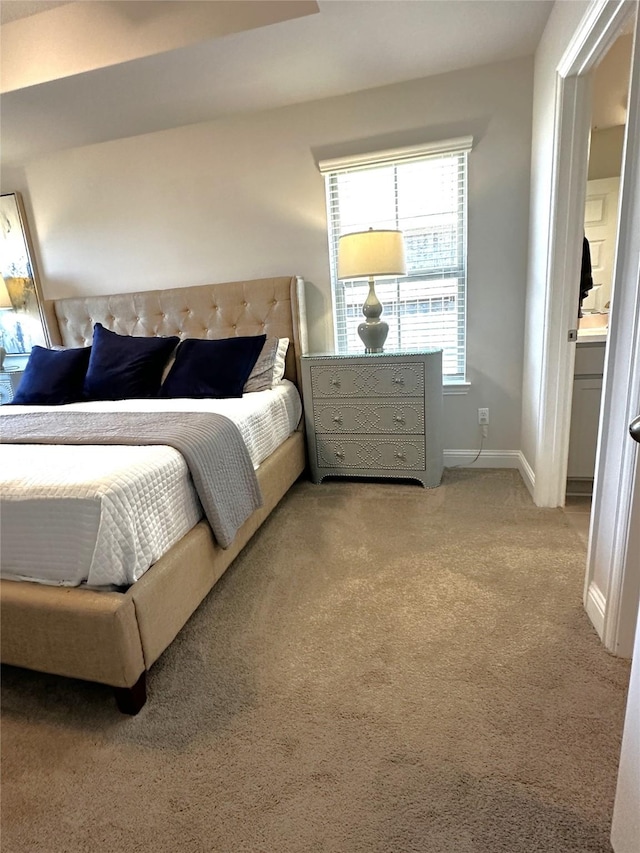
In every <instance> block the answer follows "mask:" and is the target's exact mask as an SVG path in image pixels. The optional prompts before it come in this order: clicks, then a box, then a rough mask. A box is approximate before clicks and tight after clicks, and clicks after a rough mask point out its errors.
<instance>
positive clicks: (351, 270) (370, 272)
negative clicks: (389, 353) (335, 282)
mask: <svg viewBox="0 0 640 853" xmlns="http://www.w3.org/2000/svg"><path fill="white" fill-rule="evenodd" d="M406 272H407V265H406V261H405V256H404V239H403V236H402V231H393V230H390V229H389V230H382V229H381V230H379V231H374V230H373V228H369V230H368V231H355V232H353V233H352V234H344V235H343V236H342V237H340V241H339V243H338V278H339V279H345V278H348V279H354V278H365V277H368V278H369V293H368V295H367V298H366V299H365V301H364V305H363V306H362V313H363V314H364V316H365V322H364V323H360V325H359V326H358V335H359V336H360V340H361V341H362V343H363V344H364V351H365V352H366V353H371V352H383V351H384V349H383V347H384V342H385V340H386V339H387V334H388V332H389V325H388V324H387V323H385V322H384V320H381V319H380V315H381V314H382V305H381V304H380V300H379V299H378V297H377V296H376V291H375V288H374V277H375V276H398V275H405V274H406Z"/></svg>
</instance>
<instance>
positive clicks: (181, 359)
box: [160, 335, 267, 398]
mask: <svg viewBox="0 0 640 853" xmlns="http://www.w3.org/2000/svg"><path fill="white" fill-rule="evenodd" d="M266 339H267V336H266V335H252V336H251V337H245V338H243V337H238V338H222V339H220V340H217V341H208V340H199V339H196V338H187V340H186V341H182V343H181V344H180V346H179V347H178V352H177V353H176V360H175V362H174V364H173V367H172V368H171V370H170V371H169V374H168V376H167V378H166V379H165V380H164V382H163V383H162V388H161V389H160V396H161V397H216V398H221V397H242V390H243V388H244V385H245V382H246V381H247V379H248V378H249V374H250V373H251V371H252V370H253V366H254V364H255V363H256V361H257V360H258V356H259V355H260V352H261V350H262V347H263V346H264V342H265V340H266Z"/></svg>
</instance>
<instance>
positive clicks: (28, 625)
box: [0, 277, 307, 714]
mask: <svg viewBox="0 0 640 853" xmlns="http://www.w3.org/2000/svg"><path fill="white" fill-rule="evenodd" d="M45 311H46V315H47V323H48V326H49V332H50V335H51V340H52V343H54V344H56V343H57V344H63V345H65V346H84V345H88V344H89V343H90V342H91V334H92V329H93V325H94V323H96V322H100V323H102V324H103V325H104V326H105V327H106V328H108V329H110V330H112V331H114V332H118V333H120V334H127V335H141V336H156V335H179V336H180V337H181V338H185V337H191V338H193V337H197V338H224V337H231V336H233V335H255V334H262V333H266V334H267V335H274V336H277V337H288V338H289V339H290V341H291V344H290V346H289V351H288V353H287V364H286V372H285V376H286V377H287V378H288V379H290V380H291V381H293V382H295V383H296V385H297V386H298V388H299V389H300V388H301V377H300V356H301V355H302V354H303V353H305V352H306V349H307V340H306V326H305V323H304V283H303V281H302V279H300V278H298V277H294V278H291V277H282V278H268V279H257V280H253V281H236V282H229V283H225V284H213V285H201V286H196V287H183V288H172V289H167V290H154V291H146V292H138V293H123V294H118V295H115V296H94V297H87V298H72V299H59V300H56V301H54V302H51V303H48V304H46V306H45ZM304 468H305V448H304V435H303V432H302V426H301V427H299V430H298V431H296V432H295V433H293V434H292V435H291V436H290V437H289V438H288V439H287V440H286V441H285V443H284V444H282V445H281V446H280V447H279V448H278V450H276V451H275V453H273V454H272V455H271V456H270V457H269V458H268V459H266V460H265V461H264V462H263V463H262V464H261V465H260V467H259V468H258V471H257V476H258V481H259V483H260V487H261V489H262V496H263V501H264V503H263V506H262V507H260V509H258V510H256V511H255V512H254V513H253V515H251V516H250V518H248V519H247V521H246V522H245V523H244V524H243V526H242V527H241V528H240V530H239V531H238V533H237V535H236V538H235V540H234V542H233V544H232V545H231V547H230V548H228V549H226V550H224V549H222V548H220V546H219V545H218V544H217V543H216V541H215V539H214V537H213V534H212V532H211V529H210V527H209V525H208V524H207V522H206V521H200V522H199V523H198V524H197V525H196V526H195V527H194V528H193V529H192V530H190V531H189V533H187V534H186V536H184V537H183V538H182V539H181V540H180V541H179V542H177V543H176V544H175V545H174V546H173V547H172V548H171V550H170V551H168V552H167V553H166V554H165V555H164V556H163V557H162V558H161V559H160V560H158V562H157V563H155V564H154V565H153V566H152V567H151V568H150V569H149V570H148V571H147V572H146V573H145V574H144V575H143V576H142V577H141V578H140V580H139V581H137V582H136V583H135V584H133V586H131V587H130V588H129V589H128V590H126V592H99V591H94V590H88V589H80V588H77V587H52V586H45V585H41V584H37V583H28V582H18V581H10V580H2V581H0V606H1V618H2V644H1V658H2V661H3V662H4V663H8V664H12V665H14V666H21V667H26V668H27V669H34V670H38V671H40V672H48V673H53V674H56V675H63V676H70V677H72V678H80V679H85V680H87V681H97V682H101V683H103V684H109V685H111V686H112V687H113V688H114V692H115V696H116V701H117V704H118V707H119V708H120V710H121V711H122V712H123V713H127V714H136V713H138V711H139V710H140V708H142V706H143V705H144V703H145V701H146V673H147V670H149V668H150V667H151V666H152V664H153V663H154V662H155V661H156V660H157V659H158V658H159V657H160V655H161V654H162V652H163V651H164V650H165V649H166V648H167V646H169V644H170V643H171V642H172V641H173V639H174V638H175V637H176V635H177V634H178V632H179V631H180V629H181V628H182V626H183V625H184V624H185V623H186V622H187V620H188V619H189V617H190V616H191V614H192V613H193V612H194V611H195V609H196V608H197V607H198V605H199V604H200V603H201V601H202V600H203V599H204V597H205V596H206V595H207V593H208V592H209V591H210V590H211V588H212V587H213V585H214V584H215V583H216V581H217V580H218V578H219V577H220V576H221V575H222V573H223V572H224V571H225V569H226V568H227V567H228V566H229V565H230V563H231V562H232V561H233V559H234V558H235V557H236V556H237V555H238V553H239V552H240V551H241V550H242V548H243V547H244V546H245V544H246V543H247V542H248V541H249V539H250V538H251V536H253V534H254V533H255V531H256V530H257V529H258V528H259V527H260V525H261V524H262V522H263V521H264V520H265V519H266V518H267V516H268V515H269V513H270V512H271V511H272V510H273V508H274V507H275V506H276V504H277V503H278V501H279V500H280V499H281V498H282V497H283V496H284V495H285V494H286V492H287V491H288V489H289V488H290V487H291V485H292V484H293V483H294V482H295V481H296V480H297V478H298V477H299V476H300V474H301V473H302V471H303V470H304Z"/></svg>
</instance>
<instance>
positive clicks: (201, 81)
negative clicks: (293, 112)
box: [0, 0, 553, 164]
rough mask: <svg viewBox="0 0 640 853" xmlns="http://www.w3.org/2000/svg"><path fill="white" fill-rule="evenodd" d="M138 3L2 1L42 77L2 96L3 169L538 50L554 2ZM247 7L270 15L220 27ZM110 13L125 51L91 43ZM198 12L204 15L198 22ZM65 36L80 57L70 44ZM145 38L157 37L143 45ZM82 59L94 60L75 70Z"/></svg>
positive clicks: (10, 42)
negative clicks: (291, 12)
mask: <svg viewBox="0 0 640 853" xmlns="http://www.w3.org/2000/svg"><path fill="white" fill-rule="evenodd" d="M285 5H286V4H285ZM293 5H295V4H293ZM302 5H303V4H302ZM138 6H140V4H139V3H134V2H132V0H119V2H99V0H79V2H73V3H57V2H46V0H44V2H23V0H3V2H2V3H1V4H0V10H1V14H2V19H1V20H2V39H3V53H4V54H5V55H6V54H7V53H8V52H9V55H16V56H20V57H28V62H29V63H30V67H29V68H26V67H25V69H24V71H25V72H29V73H32V74H35V75H36V76H35V77H32V78H31V79H28V78H25V79H26V80H27V82H26V83H24V84H22V85H21V84H20V83H19V82H18V83H14V84H13V91H5V93H4V94H3V95H2V100H1V108H2V127H1V132H2V159H3V162H4V163H8V164H16V163H24V162H27V161H29V160H31V159H34V158H37V157H40V156H43V155H45V154H47V153H49V152H52V151H55V150H59V149H61V148H69V147H75V146H82V145H89V144H92V143H97V142H104V141H107V140H111V139H118V138H122V137H127V136H134V135H138V134H143V133H149V132H154V131H158V130H163V129H168V128H171V127H177V126H180V125H184V124H191V123H196V122H202V121H208V120H212V119H215V118H219V117H221V116H225V115H229V114H232V113H238V112H244V111H252V110H264V109H272V108H275V107H280V106H285V105H289V104H294V103H300V102H304V101H308V100H314V99H318V98H325V97H330V96H334V95H341V94H347V93H349V92H354V91H358V90H361V89H368V88H372V87H377V86H383V85H386V84H391V83H398V82H401V81H405V80H410V79H416V78H420V77H426V76H430V75H433V74H440V73H444V72H448V71H454V70H457V69H463V68H470V67H473V66H476V65H483V64H486V63H491V62H497V61H502V60H508V59H514V58H517V57H522V56H528V55H532V54H533V53H534V52H535V49H536V46H537V44H538V41H539V39H540V36H541V34H542V31H543V29H544V26H545V23H546V21H547V18H548V16H549V13H550V11H551V8H552V6H553V2H547V0H501V2H497V0H318V2H317V3H316V2H313V3H307V7H312V8H304V9H303V10H302V11H301V12H300V13H299V16H298V17H293V18H289V19H286V18H287V16H286V15H282V14H281V13H280V12H278V15H276V17H275V18H273V19H272V22H270V20H269V18H268V15H267V16H266V17H265V13H266V12H268V10H269V7H271V6H273V8H274V10H276V7H282V6H283V4H282V3H276V2H274V3H271V0H260V2H259V3H254V4H251V3H244V0H234V2H233V3H231V4H229V3H224V2H219V0H199V2H197V3H191V2H185V0H182V2H181V3H165V2H157V0H145V2H143V3H142V4H141V6H140V8H144V12H145V15H144V21H142V20H141V18H140V16H135V15H133V14H127V12H129V13H131V12H133V10H134V7H138ZM169 7H175V8H176V9H177V10H178V12H176V14H178V13H179V14H180V15H181V17H182V18H183V19H184V26H183V25H182V22H180V25H177V24H176V23H175V22H173V23H172V24H171V27H170V32H169V33H167V32H166V31H165V32H164V34H163V35H162V37H161V36H160V35H158V33H160V29H161V22H159V18H160V17H161V15H162V13H163V12H164V11H166V10H167V9H168V8H169ZM250 7H255V8H256V9H257V8H258V7H259V11H260V12H261V13H262V14H261V18H260V21H257V22H256V21H254V22H253V23H251V22H249V23H247V24H237V23H236V24H235V25H234V26H235V29H234V26H228V27H226V29H225V28H224V27H223V28H222V29H220V28H218V29H217V30H216V27H215V17H216V14H217V13H218V12H220V13H221V12H222V11H223V10H224V9H226V10H227V12H228V11H229V9H231V10H232V11H235V12H237V11H238V10H243V9H246V10H250ZM292 8H293V7H292ZM276 11H277V10H276ZM103 13H104V14H108V15H109V16H110V17H109V18H108V21H109V26H111V24H113V25H114V26H117V27H118V33H119V35H118V39H117V41H116V39H115V38H112V39H111V40H110V42H109V43H110V44H111V45H116V44H117V45H118V46H122V47H123V49H124V50H125V52H124V53H123V52H122V51H121V50H118V51H115V48H114V52H113V55H111V56H110V55H108V54H107V53H106V52H105V50H104V45H102V47H101V48H100V49H98V48H97V47H96V48H95V49H94V44H93V42H92V40H93V39H99V38H100V37H102V38H103V41H104V38H105V32H104V31H105V26H106V25H104V24H103V23H101V22H98V23H97V24H96V25H95V27H94V28H93V29H92V21H91V17H92V16H97V15H99V14H103ZM195 13H199V14H200V15H201V16H202V15H203V14H205V13H206V15H207V19H208V22H207V24H206V25H200V23H198V24H197V25H194V24H193V22H192V24H191V30H189V22H188V21H187V16H188V15H190V14H195ZM278 16H279V18H280V19H278ZM116 19H117V20H116ZM69 32H73V33H74V39H75V42H74V43H75V45H76V47H77V50H76V51H69V50H68V49H66V46H65V44H64V38H65V34H68V33H69ZM57 33H59V34H60V36H59V39H58V41H56V39H57V38H58V36H57V35H56V34H57ZM149 33H151V35H150V36H149V39H151V40H152V41H153V39H155V41H153V43H151V42H150V41H149V39H146V41H145V42H144V48H141V47H140V45H141V44H142V41H141V38H142V36H145V38H146V35H147V34H149ZM185 33H186V35H185ZM189 33H191V34H189ZM150 45H151V46H150ZM5 47H6V48H7V49H6V50H5ZM9 47H11V48H12V49H13V50H14V54H11V53H10V51H8V48H9ZM34 47H37V48H38V49H34ZM127 50H129V52H128V53H127V52H126V51H127ZM56 52H57V53H56ZM75 54H77V56H78V57H82V56H84V57H85V60H86V58H87V57H88V58H89V64H85V65H84V66H78V67H74V66H73V60H74V57H75ZM93 57H96V59H95V61H94V60H93ZM69 62H71V64H69ZM45 66H46V67H45ZM9 70H11V69H9ZM3 77H5V78H6V77H7V69H6V67H5V69H3ZM34 81H35V82H34ZM6 88H8V87H6V86H5V90H6Z"/></svg>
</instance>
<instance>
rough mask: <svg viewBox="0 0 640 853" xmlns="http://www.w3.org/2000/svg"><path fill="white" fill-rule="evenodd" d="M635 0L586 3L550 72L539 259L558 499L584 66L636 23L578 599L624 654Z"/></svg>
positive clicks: (638, 79) (637, 392) (544, 471)
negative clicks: (549, 148)
mask: <svg viewBox="0 0 640 853" xmlns="http://www.w3.org/2000/svg"><path fill="white" fill-rule="evenodd" d="M637 11H638V3H637V2H625V0H620V2H610V3H609V2H606V3H594V4H592V5H590V7H589V8H588V10H587V12H586V14H585V15H584V17H583V19H582V20H581V22H580V24H579V26H578V28H577V30H576V31H575V32H574V34H573V37H572V40H571V42H570V44H569V46H568V48H567V49H566V50H565V52H564V54H563V56H562V57H561V59H560V61H559V63H558V65H557V66H556V72H555V99H554V100H555V103H554V110H553V156H552V163H551V187H550V192H551V199H550V211H549V217H550V218H549V228H548V232H547V233H548V235H549V240H548V243H547V246H546V249H547V251H546V253H545V256H544V258H543V262H544V263H545V265H546V266H545V271H544V273H545V274H544V283H545V293H544V316H543V322H544V326H543V329H544V341H543V347H542V360H541V375H540V384H539V399H540V407H539V417H538V420H537V425H536V444H535V464H536V468H535V473H534V480H533V488H532V491H533V497H534V501H535V503H536V504H537V505H538V506H556V507H557V506H563V505H564V502H565V493H566V475H567V459H568V448H569V433H570V422H571V395H572V386H573V373H574V360H575V343H574V342H573V340H574V339H573V337H572V335H571V334H570V330H571V329H575V326H576V322H575V318H576V305H575V302H576V292H575V291H573V290H571V289H570V288H568V287H567V285H566V282H567V281H574V282H576V281H578V277H579V274H580V262H579V257H578V256H577V253H576V247H578V246H579V245H580V242H581V240H582V235H583V230H584V206H585V197H586V183H587V159H588V139H589V130H590V117H591V104H590V82H591V73H590V72H592V71H593V70H594V69H595V68H596V67H597V65H598V64H599V63H600V61H601V59H602V58H603V57H604V56H605V54H606V53H607V51H608V49H609V48H610V47H611V46H612V45H613V43H614V42H615V41H616V39H617V38H618V36H619V35H621V33H622V32H623V31H624V29H625V27H626V26H627V25H628V23H629V21H630V20H633V22H634V24H633V26H634V37H633V50H632V69H631V81H630V86H629V93H630V94H629V108H628V114H627V127H626V132H625V144H624V158H623V169H622V176H621V178H622V180H621V188H622V189H621V202H620V221H619V234H618V244H617V254H616V265H615V273H614V284H613V299H612V301H611V310H610V312H609V333H608V342H607V348H606V358H605V365H604V383H603V391H602V404H601V414H600V421H599V440H598V447H597V451H596V469H595V476H594V489H593V504H592V510H591V524H590V533H589V547H588V555H587V572H586V579H585V594H584V606H585V609H586V611H587V614H588V615H589V618H590V619H591V622H592V623H593V625H594V627H595V628H596V630H597V632H598V634H599V636H600V637H601V639H602V642H603V644H604V645H605V647H606V648H607V649H608V650H609V651H611V652H612V653H614V654H618V655H621V656H624V657H630V656H631V653H632V648H633V636H634V633H635V623H636V613H637V609H638V598H639V595H640V569H639V568H638V567H636V566H635V564H634V563H633V560H632V559H630V556H629V554H628V541H629V531H630V520H631V517H632V513H633V510H634V504H635V503H637V502H638V501H640V495H635V496H634V480H635V462H636V455H637V453H636V447H635V443H634V442H633V441H632V440H631V439H630V437H629V435H628V425H629V423H630V422H631V420H632V419H633V418H634V417H635V416H636V415H637V414H638V412H639V411H640V323H639V322H638V317H639V316H640V39H639V35H638V16H637Z"/></svg>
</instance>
